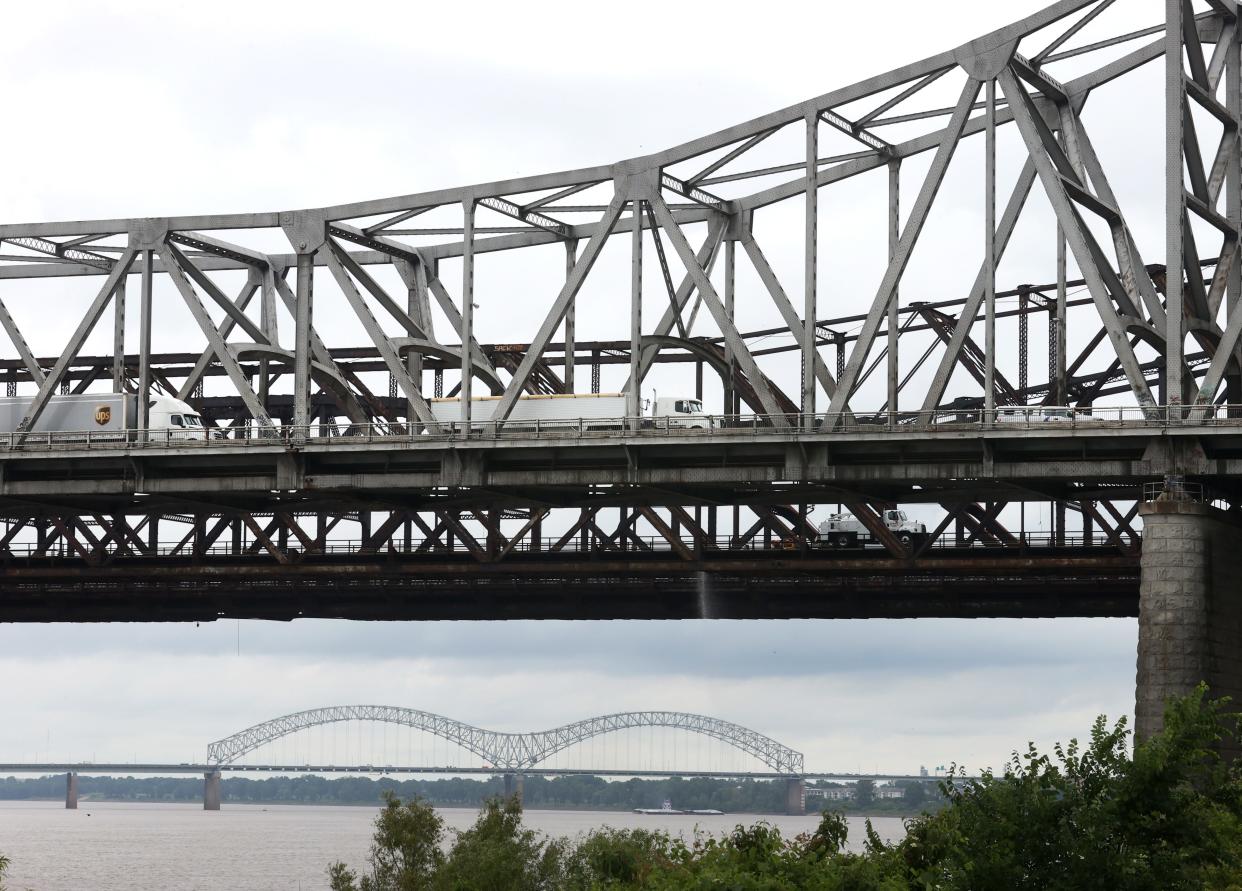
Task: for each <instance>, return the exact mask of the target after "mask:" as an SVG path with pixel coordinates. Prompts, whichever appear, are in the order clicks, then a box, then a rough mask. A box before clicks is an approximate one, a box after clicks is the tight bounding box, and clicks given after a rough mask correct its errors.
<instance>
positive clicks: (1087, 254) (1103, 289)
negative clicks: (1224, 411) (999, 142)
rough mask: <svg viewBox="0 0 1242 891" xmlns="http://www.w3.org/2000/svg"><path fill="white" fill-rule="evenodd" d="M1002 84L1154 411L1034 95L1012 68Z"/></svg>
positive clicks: (1118, 347)
mask: <svg viewBox="0 0 1242 891" xmlns="http://www.w3.org/2000/svg"><path fill="white" fill-rule="evenodd" d="M1000 84H1001V89H1003V90H1004V91H1005V96H1006V98H1008V100H1009V107H1010V109H1011V110H1012V111H1013V116H1014V120H1015V122H1016V123H1017V125H1018V130H1019V132H1020V133H1021V134H1022V139H1023V141H1024V142H1025V143H1026V148H1027V151H1029V152H1030V153H1031V158H1032V159H1033V160H1034V161H1035V169H1036V171H1037V173H1038V174H1039V178H1040V182H1041V183H1042V184H1043V187H1044V192H1045V193H1046V194H1047V195H1048V200H1049V202H1050V203H1051V204H1052V208H1053V211H1054V212H1055V213H1056V216H1057V220H1058V221H1059V222H1060V224H1061V228H1062V230H1063V231H1064V233H1065V239H1066V242H1067V243H1068V244H1069V246H1070V249H1071V250H1072V251H1073V252H1074V259H1075V260H1076V261H1077V262H1078V268H1079V269H1080V270H1081V271H1082V275H1083V278H1084V279H1085V280H1086V282H1087V289H1088V290H1089V291H1090V292H1091V297H1092V299H1093V300H1094V301H1095V305H1096V309H1097V311H1098V312H1099V315H1100V319H1101V321H1102V322H1103V323H1104V327H1105V329H1106V330H1107V331H1108V338H1109V341H1110V342H1111V344H1112V346H1113V350H1114V352H1115V353H1116V355H1117V357H1118V358H1119V359H1120V360H1121V365H1122V369H1123V370H1124V371H1125V373H1126V378H1127V380H1128V381H1129V383H1130V389H1131V390H1132V391H1133V392H1134V395H1135V398H1136V399H1137V400H1138V402H1139V405H1140V406H1143V407H1144V408H1148V409H1154V408H1155V405H1156V400H1155V399H1153V398H1152V395H1151V390H1150V389H1149V388H1148V386H1147V379H1146V376H1145V375H1144V374H1143V370H1142V368H1141V367H1139V361H1138V359H1137V357H1136V356H1135V355H1134V350H1133V348H1132V347H1131V346H1130V342H1129V339H1128V338H1127V336H1126V330H1125V328H1124V326H1123V325H1122V322H1121V319H1120V318H1118V315H1117V308H1116V304H1115V303H1114V301H1113V296H1112V295H1111V294H1110V293H1109V290H1108V287H1107V285H1106V284H1105V281H1104V277H1103V276H1102V275H1101V273H1100V270H1099V267H1098V266H1097V265H1096V256H1095V254H1094V252H1093V251H1092V249H1091V246H1090V244H1089V243H1088V239H1089V238H1090V234H1089V232H1088V231H1087V230H1086V228H1085V227H1084V226H1083V223H1082V220H1081V219H1080V218H1079V216H1078V212H1077V211H1076V210H1075V208H1074V206H1073V204H1072V203H1071V201H1070V198H1069V195H1068V194H1067V193H1066V190H1065V180H1064V179H1063V178H1062V174H1061V173H1060V171H1058V170H1057V169H1056V166H1055V164H1054V161H1053V159H1052V157H1051V155H1050V154H1049V152H1048V151H1047V145H1046V143H1045V142H1044V139H1043V138H1042V136H1041V134H1040V127H1039V124H1038V122H1037V121H1036V117H1037V114H1036V112H1035V111H1034V108H1033V106H1032V104H1031V99H1030V96H1029V95H1027V92H1026V90H1024V89H1023V88H1022V86H1021V84H1019V83H1018V78H1017V77H1016V76H1015V75H1014V73H1013V72H1012V71H1011V70H1009V69H1005V70H1004V71H1002V72H1001V75H1000Z"/></svg>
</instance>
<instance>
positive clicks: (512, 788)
mask: <svg viewBox="0 0 1242 891" xmlns="http://www.w3.org/2000/svg"><path fill="white" fill-rule="evenodd" d="M525 781H526V778H525V777H524V776H522V774H520V773H507V774H505V798H514V797H516V798H517V800H518V801H519V802H520V801H521V800H522V792H523V789H524V787H525V784H526V782H525Z"/></svg>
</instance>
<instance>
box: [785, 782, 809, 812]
mask: <svg viewBox="0 0 1242 891" xmlns="http://www.w3.org/2000/svg"><path fill="white" fill-rule="evenodd" d="M785 813H787V814H789V815H790V816H795V817H800V816H802V815H803V814H805V813H806V780H804V779H802V777H790V778H789V779H787V780H785Z"/></svg>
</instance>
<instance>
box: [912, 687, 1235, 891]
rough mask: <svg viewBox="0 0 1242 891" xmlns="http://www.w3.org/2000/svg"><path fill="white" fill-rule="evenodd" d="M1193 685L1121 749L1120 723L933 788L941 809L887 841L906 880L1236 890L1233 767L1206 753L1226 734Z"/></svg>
mask: <svg viewBox="0 0 1242 891" xmlns="http://www.w3.org/2000/svg"><path fill="white" fill-rule="evenodd" d="M1225 705H1226V701H1225V700H1220V701H1216V702H1208V701H1206V688H1205V687H1203V686H1200V687H1199V689H1198V690H1196V691H1195V692H1194V693H1192V694H1190V695H1189V696H1187V697H1185V698H1182V699H1179V700H1174V701H1172V702H1170V704H1169V706H1168V708H1167V709H1166V712H1165V728H1164V731H1163V732H1162V733H1161V734H1158V735H1157V736H1155V737H1153V738H1152V739H1150V740H1147V741H1145V742H1142V743H1140V744H1139V745H1137V746H1136V747H1135V750H1134V754H1133V757H1130V756H1129V754H1128V743H1127V737H1128V733H1127V731H1126V721H1125V720H1124V719H1122V720H1121V721H1118V722H1117V723H1116V724H1115V725H1113V727H1111V728H1109V727H1108V725H1107V723H1106V722H1105V719H1104V718H1103V717H1101V718H1099V719H1097V720H1096V722H1095V725H1094V726H1093V727H1092V729H1091V739H1090V742H1089V743H1088V744H1087V745H1086V746H1085V747H1081V748H1080V746H1079V744H1078V743H1077V741H1071V742H1070V744H1069V745H1068V746H1064V747H1063V746H1060V745H1057V746H1055V747H1054V754H1053V755H1052V756H1050V755H1046V754H1041V753H1039V752H1038V751H1037V750H1036V749H1035V747H1034V746H1029V747H1028V749H1027V751H1026V752H1025V753H1023V754H1021V755H1019V754H1018V753H1015V754H1014V756H1013V758H1012V759H1011V760H1010V762H1009V764H1008V765H1007V766H1006V768H1005V771H1004V774H1003V775H1002V776H992V775H991V774H985V775H984V776H983V778H982V779H980V780H978V781H975V782H970V783H965V784H959V783H957V782H956V781H955V779H954V777H953V776H951V777H950V778H949V780H948V781H947V782H945V783H944V784H943V787H944V789H943V791H944V792H945V794H946V795H947V796H948V798H949V802H950V803H949V806H948V807H947V808H945V809H944V810H943V811H941V812H940V813H938V814H936V815H935V816H931V817H925V818H919V819H916V820H913V821H911V822H910V823H909V824H908V827H909V832H908V834H907V836H906V838H905V840H904V841H902V842H901V844H900V845H897V846H895V847H894V848H893V851H895V852H896V853H898V854H899V855H900V856H901V858H902V859H903V860H904V861H905V863H906V864H907V867H908V872H907V878H908V879H909V880H910V881H911V883H912V884H913V885H914V886H915V887H936V888H946V889H956V888H961V889H966V888H1012V889H1028V888H1029V889H1041V891H1042V889H1076V888H1100V887H1108V888H1112V889H1121V891H1129V889H1135V891H1146V889H1151V891H1155V889H1191V888H1242V773H1240V772H1239V769H1238V768H1237V767H1231V766H1228V765H1226V764H1224V763H1223V762H1222V761H1221V759H1220V757H1219V755H1218V754H1216V749H1217V745H1218V743H1219V742H1220V741H1221V740H1222V739H1224V738H1226V737H1228V736H1236V733H1237V718H1236V717H1234V716H1227V715H1226V714H1225V713H1224V711H1223V709H1224V707H1225Z"/></svg>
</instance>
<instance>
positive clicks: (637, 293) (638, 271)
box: [625, 198, 660, 430]
mask: <svg viewBox="0 0 1242 891" xmlns="http://www.w3.org/2000/svg"><path fill="white" fill-rule="evenodd" d="M630 207H631V209H630V213H631V226H630V386H629V389H628V390H626V393H625V414H626V416H627V417H628V418H629V419H630V422H629V423H630V426H631V428H632V429H635V430H637V429H638V426H639V423H640V422H639V416H640V415H641V414H642V400H641V398H640V396H641V392H642V386H643V381H642V375H641V374H640V371H641V369H640V368H639V363H640V362H641V360H642V344H643V202H642V200H641V199H638V198H635V199H634V201H633V202H631V205H630ZM653 234H654V235H655V237H656V238H659V237H660V236H659V233H658V232H656V233H653Z"/></svg>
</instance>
